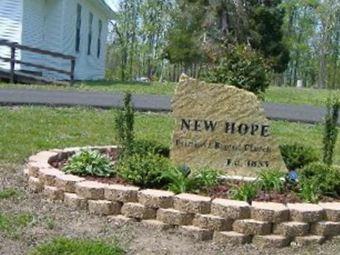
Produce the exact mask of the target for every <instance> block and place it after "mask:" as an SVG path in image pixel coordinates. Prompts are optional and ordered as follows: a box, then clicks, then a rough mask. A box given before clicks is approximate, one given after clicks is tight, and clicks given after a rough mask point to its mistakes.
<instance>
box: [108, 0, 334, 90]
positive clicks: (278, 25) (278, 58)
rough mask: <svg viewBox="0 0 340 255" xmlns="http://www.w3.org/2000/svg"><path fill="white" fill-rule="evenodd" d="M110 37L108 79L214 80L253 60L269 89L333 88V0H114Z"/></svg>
mask: <svg viewBox="0 0 340 255" xmlns="http://www.w3.org/2000/svg"><path fill="white" fill-rule="evenodd" d="M110 36H111V37H110V40H109V45H108V55H107V77H108V78H111V79H119V80H125V81H128V80H136V79H138V78H140V77H148V78H149V79H151V80H157V81H177V80H178V77H179V75H180V74H181V73H182V72H185V73H187V74H189V75H191V76H193V77H207V76H208V77H209V76H210V77H211V73H212V74H214V75H215V74H216V73H218V75H220V76H221V71H220V69H217V71H216V68H217V67H218V66H221V65H223V64H224V63H225V61H226V59H227V60H228V61H229V62H230V59H237V61H242V68H243V67H244V66H245V65H247V63H248V62H249V61H253V60H254V59H255V60H256V58H255V57H254V54H256V55H255V56H256V57H258V58H261V59H263V60H264V61H263V63H264V67H265V72H266V73H267V74H268V75H269V77H270V81H271V83H272V84H276V85H279V86H281V85H286V86H295V85H296V83H297V81H298V80H302V81H303V83H304V86H306V87H319V88H339V87H340V68H339V65H340V58H339V47H340V43H339V36H340V2H339V1H337V0H283V1H282V0H162V1H159V0H120V2H119V9H118V11H117V12H116V17H115V20H114V21H113V22H112V26H111V34H110ZM240 48H241V49H242V48H244V49H245V48H246V49H247V50H241V53H242V54H241V55H240V54H238V55H237V58H235V56H234V55H235V54H234V52H237V51H238V52H240V50H239V49H240ZM249 51H251V52H253V53H251V54H253V55H251V54H250V55H251V56H252V57H251V58H247V55H249ZM233 54H234V55H233ZM242 56H244V59H242ZM240 58H241V59H240ZM255 62H256V61H255ZM257 62H261V61H257ZM261 63H262V62H261ZM233 65H234V64H233V63H232V62H231V63H228V65H227V67H228V68H229V67H230V66H231V67H232V66H233ZM224 68H226V65H225V64H224ZM210 70H212V72H210ZM221 70H223V72H224V70H225V69H221ZM245 70H247V71H248V70H256V69H255V68H253V69H249V68H245ZM209 72H210V73H209ZM241 74H242V73H241ZM237 75H240V73H239V72H238V73H237ZM222 76H223V75H222ZM234 76H235V75H234ZM220 78H221V77H219V78H218V79H217V80H218V81H219V80H220ZM213 80H216V77H214V78H213ZM222 80H223V77H222ZM225 80H226V81H229V80H230V77H229V78H228V79H225Z"/></svg>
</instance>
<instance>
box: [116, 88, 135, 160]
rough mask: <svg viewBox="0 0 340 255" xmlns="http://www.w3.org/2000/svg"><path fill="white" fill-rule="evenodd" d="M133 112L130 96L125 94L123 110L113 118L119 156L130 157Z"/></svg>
mask: <svg viewBox="0 0 340 255" xmlns="http://www.w3.org/2000/svg"><path fill="white" fill-rule="evenodd" d="M134 123H135V111H134V108H133V105H132V96H131V94H130V93H126V94H125V96H124V105H123V109H121V110H120V111H118V113H117V115H116V117H115V129H116V139H117V141H118V143H119V145H120V146H121V147H122V148H121V153H120V156H121V157H123V156H125V155H131V154H132V153H133V152H132V151H133V143H134Z"/></svg>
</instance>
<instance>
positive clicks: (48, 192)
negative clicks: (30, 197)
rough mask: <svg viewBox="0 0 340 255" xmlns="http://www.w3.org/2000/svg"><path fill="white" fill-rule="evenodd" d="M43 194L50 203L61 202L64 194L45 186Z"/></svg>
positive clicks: (54, 188)
mask: <svg viewBox="0 0 340 255" xmlns="http://www.w3.org/2000/svg"><path fill="white" fill-rule="evenodd" d="M43 192H44V195H45V196H46V198H47V199H48V200H50V201H63V199H64V192H63V191H62V190H60V189H58V188H56V187H52V186H45V187H44V191H43Z"/></svg>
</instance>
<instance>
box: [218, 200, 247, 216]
mask: <svg viewBox="0 0 340 255" xmlns="http://www.w3.org/2000/svg"><path fill="white" fill-rule="evenodd" d="M211 214H213V215H217V216H221V217H223V218H226V219H234V220H237V219H247V218H249V217H250V206H249V204H248V203H246V202H242V201H235V200H227V199H215V200H213V201H212V205H211Z"/></svg>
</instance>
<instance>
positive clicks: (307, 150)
mask: <svg viewBox="0 0 340 255" xmlns="http://www.w3.org/2000/svg"><path fill="white" fill-rule="evenodd" d="M280 150H281V154H282V157H283V160H284V162H285V164H286V166H287V168H288V169H289V170H296V169H301V168H303V167H304V166H306V165H308V164H310V163H312V162H315V161H318V160H319V157H318V154H317V152H316V151H315V150H314V149H313V148H312V147H308V146H304V145H301V144H297V143H295V144H284V145H281V146H280Z"/></svg>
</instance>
